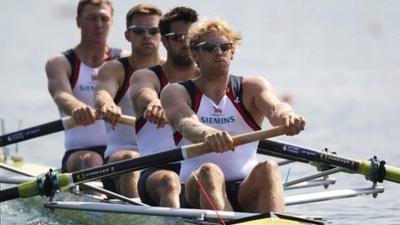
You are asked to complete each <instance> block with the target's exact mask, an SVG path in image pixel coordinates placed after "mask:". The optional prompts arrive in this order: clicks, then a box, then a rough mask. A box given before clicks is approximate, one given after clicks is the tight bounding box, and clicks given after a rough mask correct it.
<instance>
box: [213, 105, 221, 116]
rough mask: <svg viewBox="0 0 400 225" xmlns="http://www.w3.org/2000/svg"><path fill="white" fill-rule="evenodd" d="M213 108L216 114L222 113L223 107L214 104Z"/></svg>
mask: <svg viewBox="0 0 400 225" xmlns="http://www.w3.org/2000/svg"><path fill="white" fill-rule="evenodd" d="M213 109H214V114H222V109H220V108H218V107H215V106H213Z"/></svg>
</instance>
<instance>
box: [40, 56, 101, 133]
mask: <svg viewBox="0 0 400 225" xmlns="http://www.w3.org/2000/svg"><path fill="white" fill-rule="evenodd" d="M46 74H47V81H48V90H49V92H50V95H51V96H52V98H53V100H54V102H55V103H56V105H57V107H58V108H59V109H60V110H61V111H63V112H64V113H66V114H68V115H71V116H72V117H73V118H74V119H75V121H77V122H78V124H81V125H88V124H91V123H94V122H95V114H94V110H93V109H92V108H91V107H89V106H87V105H86V104H85V103H84V102H82V101H80V100H79V99H77V98H75V96H74V95H73V93H72V88H71V85H70V82H69V77H70V76H71V66H70V64H69V62H68V60H67V59H66V58H65V57H64V56H62V55H58V56H55V57H52V58H50V59H49V60H48V61H47V63H46Z"/></svg>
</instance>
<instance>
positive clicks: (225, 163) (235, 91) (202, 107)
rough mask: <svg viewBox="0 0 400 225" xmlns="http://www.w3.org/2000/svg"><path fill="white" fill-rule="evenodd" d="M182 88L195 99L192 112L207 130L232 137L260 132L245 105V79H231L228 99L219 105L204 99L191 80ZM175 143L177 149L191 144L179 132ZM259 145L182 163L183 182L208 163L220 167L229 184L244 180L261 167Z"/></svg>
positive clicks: (225, 96)
mask: <svg viewBox="0 0 400 225" xmlns="http://www.w3.org/2000/svg"><path fill="white" fill-rule="evenodd" d="M180 84H181V85H183V86H184V87H185V88H186V90H187V91H188V93H189V94H190V96H191V99H192V106H191V107H192V110H193V111H194V112H195V113H196V114H197V117H198V118H199V120H200V122H202V123H204V124H206V125H207V126H210V127H213V128H216V129H219V130H225V131H228V132H229V134H230V135H232V136H235V135H238V134H242V133H246V132H251V131H254V130H259V129H260V127H259V125H258V124H257V123H256V122H255V121H254V120H253V118H252V117H251V116H250V114H249V112H248V111H247V110H246V108H245V107H244V105H243V104H242V77H237V76H233V75H230V77H229V84H228V87H227V89H226V91H225V95H224V97H223V98H222V99H221V101H220V102H219V103H215V102H213V101H212V100H211V99H210V98H208V97H207V96H206V95H204V94H203V93H202V92H201V91H200V90H199V89H198V88H197V87H196V86H195V84H194V83H193V81H191V80H187V81H183V82H181V83H180ZM175 143H176V144H177V146H183V145H189V144H191V142H190V141H189V140H187V139H185V138H183V137H182V135H181V134H180V133H178V132H177V133H175ZM257 145H258V142H252V143H248V144H245V145H239V146H236V147H235V151H228V152H224V153H209V154H206V155H202V156H199V157H196V158H193V159H189V160H185V161H182V162H181V171H180V179H181V182H185V181H186V180H187V178H188V176H189V175H190V174H191V173H192V171H194V170H196V169H198V168H199V167H200V166H201V165H202V164H204V163H206V162H211V163H214V164H216V165H218V166H219V167H220V168H221V169H222V171H223V173H224V176H225V181H233V180H239V179H243V178H245V177H246V176H247V175H248V174H249V173H250V171H251V170H252V169H253V168H254V167H255V166H256V165H257V163H258V162H257V158H256V155H257Z"/></svg>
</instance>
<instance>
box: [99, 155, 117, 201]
mask: <svg viewBox="0 0 400 225" xmlns="http://www.w3.org/2000/svg"><path fill="white" fill-rule="evenodd" d="M109 159H110V157H107V158H105V159H104V164H108V160H109ZM101 182H102V183H103V188H104V189H106V190H108V191H112V192H114V193H117V194H121V193H119V192H118V191H117V187H116V184H115V182H114V179H113V178H112V177H104V178H101Z"/></svg>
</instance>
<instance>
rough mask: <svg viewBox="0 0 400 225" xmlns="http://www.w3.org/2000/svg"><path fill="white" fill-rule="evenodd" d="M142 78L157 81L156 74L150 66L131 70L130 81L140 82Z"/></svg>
mask: <svg viewBox="0 0 400 225" xmlns="http://www.w3.org/2000/svg"><path fill="white" fill-rule="evenodd" d="M143 80H147V81H148V80H154V81H158V79H157V74H156V73H155V72H154V71H153V70H151V69H150V68H142V69H137V70H135V72H133V74H132V77H131V82H140V81H143Z"/></svg>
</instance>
